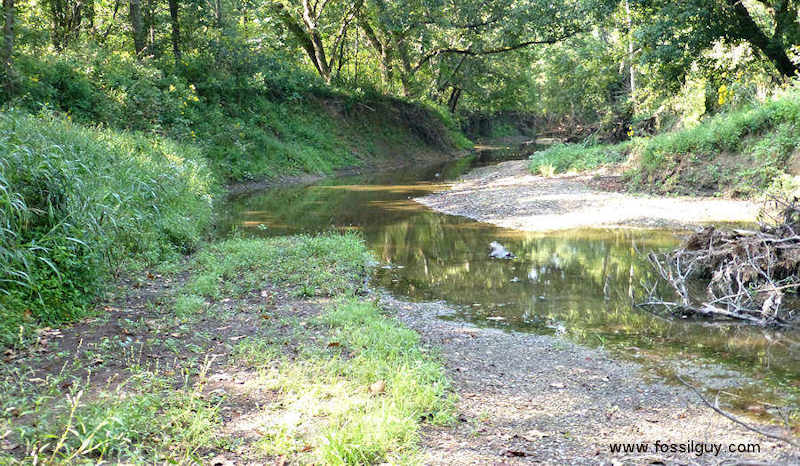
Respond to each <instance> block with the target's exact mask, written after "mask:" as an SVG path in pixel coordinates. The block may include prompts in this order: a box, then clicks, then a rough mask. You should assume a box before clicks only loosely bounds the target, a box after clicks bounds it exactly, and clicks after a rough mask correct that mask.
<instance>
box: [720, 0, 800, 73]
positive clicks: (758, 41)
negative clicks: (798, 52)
mask: <svg viewBox="0 0 800 466" xmlns="http://www.w3.org/2000/svg"><path fill="white" fill-rule="evenodd" d="M727 1H728V4H729V5H730V6H731V8H733V12H734V14H735V15H736V18H737V19H738V28H737V35H738V36H739V38H741V39H743V40H745V41H747V42H749V43H750V44H752V45H753V46H754V47H756V48H757V49H758V50H760V51H761V53H763V54H764V55H765V56H766V57H767V58H768V59H769V61H771V62H772V64H773V66H775V69H777V70H778V72H780V73H781V74H782V75H784V76H786V77H792V76H794V75H796V74H797V72H798V71H800V68H798V67H797V65H795V64H794V63H792V60H791V59H790V58H789V55H788V54H787V53H786V48H785V47H784V45H783V43H782V40H781V38H780V37H773V38H772V39H770V38H769V37H767V35H766V34H765V33H764V31H762V30H761V28H760V27H759V26H758V24H757V23H756V22H755V20H754V19H753V17H752V16H750V12H749V11H747V7H745V6H744V4H742V2H741V1H740V0H727Z"/></svg>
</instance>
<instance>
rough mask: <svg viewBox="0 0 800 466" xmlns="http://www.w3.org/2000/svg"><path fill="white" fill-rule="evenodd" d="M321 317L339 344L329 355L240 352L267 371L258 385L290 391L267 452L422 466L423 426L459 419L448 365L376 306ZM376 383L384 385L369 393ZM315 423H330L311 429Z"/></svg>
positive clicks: (346, 304) (349, 305)
mask: <svg viewBox="0 0 800 466" xmlns="http://www.w3.org/2000/svg"><path fill="white" fill-rule="evenodd" d="M320 320H321V323H322V324H323V325H325V326H326V327H328V328H329V329H330V333H329V335H328V338H329V341H330V342H335V343H329V344H328V348H327V349H326V350H320V348H319V347H314V346H307V345H306V346H302V347H301V348H300V349H299V351H298V353H299V355H298V356H297V357H295V358H291V359H290V358H285V357H281V355H280V349H279V348H278V347H276V345H275V344H270V343H267V342H266V341H265V340H260V339H248V340H243V341H242V342H240V343H239V344H238V345H237V348H236V357H237V360H238V362H239V364H244V365H248V366H251V367H256V368H261V369H262V370H265V371H267V372H266V373H265V374H264V377H263V382H260V383H259V386H260V387H264V388H267V389H272V390H275V391H277V392H279V393H280V394H281V395H280V396H281V398H280V401H279V405H280V409H279V410H277V411H276V412H275V413H274V414H275V415H272V416H269V419H270V422H269V423H268V424H267V425H265V426H264V428H263V429H264V431H265V435H264V437H263V438H262V440H261V441H260V442H259V444H260V448H261V450H262V451H263V452H264V453H266V454H288V455H292V454H299V453H301V452H302V449H303V448H304V446H305V445H313V446H314V448H313V450H312V452H311V453H309V455H313V456H312V457H313V460H314V462H316V463H318V464H334V465H358V464H377V463H381V462H389V463H392V464H417V461H416V460H417V458H416V457H415V453H416V446H417V442H418V440H419V434H420V432H419V431H420V424H421V421H422V420H424V419H428V420H430V422H433V423H435V424H447V423H450V422H452V421H453V414H454V409H453V408H454V406H453V402H452V399H451V398H450V396H449V384H448V382H447V380H446V378H445V375H444V368H443V367H442V365H441V363H440V362H439V361H438V360H436V359H435V358H433V357H431V356H430V355H429V354H427V352H426V351H425V350H424V349H423V348H422V346H421V344H420V341H419V335H418V334H417V333H416V332H413V331H412V330H409V329H407V328H404V327H402V326H400V325H398V323H397V322H396V321H394V320H392V319H390V318H387V317H385V316H383V315H382V314H381V309H380V308H379V307H377V306H376V305H374V304H372V303H366V302H360V301H356V300H344V301H341V302H338V303H336V304H334V305H333V306H331V309H330V310H329V311H328V312H326V313H325V314H323V316H322V317H321V319H320ZM302 331H303V330H302V329H298V330H297V332H302ZM331 348H334V349H335V350H333V351H331ZM374 384H378V386H380V388H379V389H370V388H369V387H373V386H374ZM268 409H269V408H268ZM297 419H303V420H304V421H301V422H298V421H297ZM312 419H319V420H321V423H322V425H321V426H317V427H313V428H312V427H311V426H310V425H311V424H312V423H311V422H310V420H312ZM309 460H311V458H309Z"/></svg>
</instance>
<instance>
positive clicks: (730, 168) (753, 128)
mask: <svg viewBox="0 0 800 466" xmlns="http://www.w3.org/2000/svg"><path fill="white" fill-rule="evenodd" d="M798 124H800V99H798V94H797V90H790V91H787V92H786V93H785V94H784V95H782V96H780V97H777V98H775V99H773V100H771V101H769V102H767V103H765V104H763V105H754V106H750V107H746V108H743V109H740V110H735V111H731V112H729V113H723V114H719V115H716V116H714V117H712V118H709V119H707V120H705V121H704V122H702V123H701V124H700V125H698V126H695V127H693V128H689V129H683V130H678V131H673V132H668V133H663V134H659V135H656V136H653V137H640V138H635V139H634V140H632V141H630V142H626V143H622V144H617V145H599V146H584V145H557V146H554V147H552V148H549V149H547V150H545V151H542V152H538V153H536V154H534V155H533V156H532V157H531V165H530V167H531V170H532V171H534V172H541V171H542V170H545V171H547V170H549V168H547V167H552V170H553V171H554V172H557V173H560V172H565V171H569V170H585V169H589V168H593V167H595V166H598V165H600V164H603V163H609V162H620V161H622V160H623V158H624V157H625V156H627V157H628V158H629V160H630V161H631V164H632V169H631V171H630V172H629V173H628V177H629V179H630V181H631V183H632V185H633V186H634V187H636V188H637V189H643V190H646V191H653V192H658V193H683V194H688V193H697V192H703V193H707V194H711V193H720V192H722V191H726V193H727V194H730V195H749V194H757V193H758V192H760V191H762V190H763V189H765V188H767V187H769V186H770V184H771V183H772V182H773V181H774V180H775V179H776V178H778V177H779V176H780V175H781V174H783V173H785V171H786V169H787V166H786V165H787V161H788V159H789V157H790V156H791V155H792V154H793V153H794V152H795V151H796V150H797V149H798V147H800V133H798Z"/></svg>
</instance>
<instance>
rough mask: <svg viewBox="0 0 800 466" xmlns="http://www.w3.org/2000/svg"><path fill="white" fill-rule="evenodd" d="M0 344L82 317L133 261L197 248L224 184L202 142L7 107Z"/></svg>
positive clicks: (0, 121)
mask: <svg viewBox="0 0 800 466" xmlns="http://www.w3.org/2000/svg"><path fill="white" fill-rule="evenodd" d="M0 154H3V157H2V158H1V159H0V222H2V223H0V285H2V287H0V343H2V344H9V343H12V342H13V341H14V339H15V338H16V336H17V335H18V334H19V332H20V327H21V326H22V327H28V326H30V325H36V324H53V323H56V322H60V321H64V320H69V319H72V318H75V317H77V316H79V315H80V314H81V313H82V312H83V310H84V309H85V308H86V306H87V305H88V304H89V303H90V302H91V301H92V299H93V298H94V296H95V295H96V293H97V292H98V291H99V290H100V289H101V278H103V277H105V276H106V275H107V274H108V273H109V272H111V271H114V270H118V269H119V267H120V264H121V263H123V262H130V261H131V260H137V261H144V262H148V263H153V262H157V261H159V260H162V259H165V258H167V257H169V256H171V255H174V254H176V253H185V252H189V251H191V250H193V249H194V248H195V246H196V245H197V244H198V242H199V240H200V238H201V234H202V232H203V231H204V229H206V228H207V227H208V226H209V224H210V221H211V207H212V205H211V204H212V197H213V195H214V192H215V189H216V187H215V186H216V184H215V181H214V178H213V177H212V176H211V173H210V171H209V170H208V168H207V167H206V165H205V163H204V161H203V160H202V158H200V157H199V156H198V154H197V153H196V151H195V150H192V149H190V148H188V147H186V146H182V145H179V144H175V143H172V142H170V141H168V140H165V139H161V138H152V137H145V136H142V135H136V134H128V133H124V132H119V131H112V130H96V129H87V128H84V127H81V126H79V125H75V124H73V123H71V122H70V121H68V120H65V119H61V118H57V117H53V116H51V115H48V114H44V115H41V116H38V117H34V116H26V115H22V114H20V113H17V112H6V113H3V114H0Z"/></svg>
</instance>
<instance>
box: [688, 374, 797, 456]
mask: <svg viewBox="0 0 800 466" xmlns="http://www.w3.org/2000/svg"><path fill="white" fill-rule="evenodd" d="M676 377H677V378H678V380H679V381H680V382H681V383H682V384H683V385H686V386H687V387H688V388H689V389H690V390H691V391H693V392H694V393H695V395H697V396H698V397H699V398H700V400H701V401H702V402H703V403H704V404H705V405H706V406H708V407H709V408H711V409H713V410H714V411H715V412H716V413H717V414H720V415H722V416H724V417H726V418H728V419H730V420H731V421H733V422H735V423H736V424H739V425H740V426H742V427H744V428H745V429H747V430H751V431H753V432H755V433H757V434H760V435H763V436H764V437H767V438H771V439H773V440H779V441H781V442H786V443H788V444H789V445H791V446H793V447H795V448H800V444H798V443H797V442H795V441H794V440H793V439H790V438H788V437H784V436H782V435H776V434H771V433H769V432H765V431H763V430H761V429H758V428H756V427H753V426H752V425H750V424H748V423H746V422H744V421H742V420H741V419H739V418H738V417H736V416H734V415H733V414H731V413H729V412H727V411H725V410H723V409H722V408H720V407H719V397H717V399H716V400H715V402H714V404H711V402H709V401H708V400H707V399H706V397H704V396H703V394H702V393H700V390H698V389H697V387H695V386H694V385H692V384H690V383H688V382H686V381H685V380H683V378H682V377H681V376H680V375H676Z"/></svg>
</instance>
